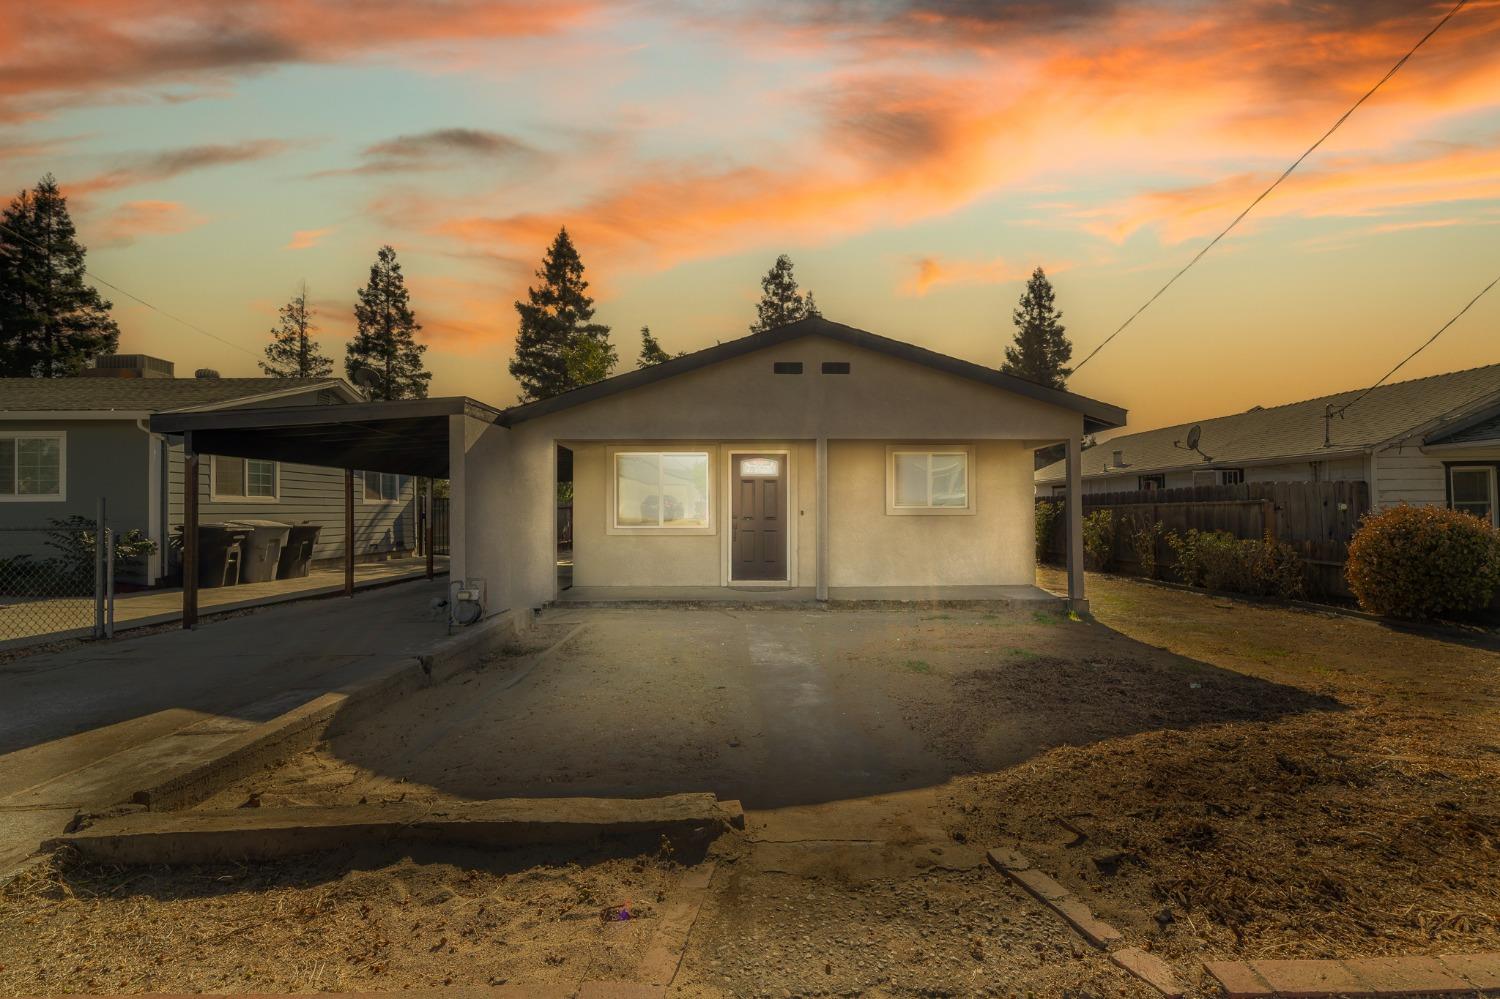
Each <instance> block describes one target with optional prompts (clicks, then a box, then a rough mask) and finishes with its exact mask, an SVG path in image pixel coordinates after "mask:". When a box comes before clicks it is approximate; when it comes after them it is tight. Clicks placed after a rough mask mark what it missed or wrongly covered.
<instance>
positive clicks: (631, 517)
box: [615, 451, 712, 528]
mask: <svg viewBox="0 0 1500 999" xmlns="http://www.w3.org/2000/svg"><path fill="white" fill-rule="evenodd" d="M710 526H712V525H711V522H710V520H709V509H708V454H707V452H704V451H618V452H616V453H615V527H623V528H633V527H661V528H706V527H710Z"/></svg>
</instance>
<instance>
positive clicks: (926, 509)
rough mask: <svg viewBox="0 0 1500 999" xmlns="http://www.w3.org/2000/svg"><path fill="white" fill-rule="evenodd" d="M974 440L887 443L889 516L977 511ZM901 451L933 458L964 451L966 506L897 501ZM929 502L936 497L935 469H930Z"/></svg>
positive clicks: (886, 462)
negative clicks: (898, 465)
mask: <svg viewBox="0 0 1500 999" xmlns="http://www.w3.org/2000/svg"><path fill="white" fill-rule="evenodd" d="M974 452H975V448H974V445H973V444H934V443H928V442H925V441H923V442H919V443H915V444H887V445H886V448H885V512H886V516H889V517H955V516H956V517H971V516H973V515H974V514H975V513H976V512H977V509H978V508H977V503H976V500H975V493H976V489H975V481H974V471H975V468H976V467H977V465H978V462H977V461H976V460H975V453H974ZM901 454H925V455H927V456H928V458H929V460H930V459H931V456H932V455H936V454H962V455H963V456H964V505H963V506H898V505H897V504H896V456H897V455H901ZM927 476H928V481H927V492H928V502H929V503H930V502H931V501H932V469H931V466H930V465H929V467H928V470H927Z"/></svg>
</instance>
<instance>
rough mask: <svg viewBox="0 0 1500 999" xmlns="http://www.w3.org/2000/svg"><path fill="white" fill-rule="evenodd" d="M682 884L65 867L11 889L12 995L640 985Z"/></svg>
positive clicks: (471, 866)
mask: <svg viewBox="0 0 1500 999" xmlns="http://www.w3.org/2000/svg"><path fill="white" fill-rule="evenodd" d="M680 875H681V868H680V867H679V865H678V864H677V863H675V862H673V861H672V860H670V859H667V858H664V857H662V856H660V855H657V854H655V853H651V852H647V853H643V854H640V855H635V856H630V855H622V854H618V853H575V854H567V853H562V852H559V851H546V850H528V851H512V852H506V853H492V852H480V851H464V850H452V849H450V850H445V851H443V852H441V853H422V852H418V853H415V854H412V855H411V856H402V855H399V854H371V855H366V856H354V857H346V856H335V855H320V856H315V857H310V858H307V859H304V860H299V861H295V862H284V863H277V864H259V865H254V866H249V867H247V866H239V865H223V866H203V867H181V868H118V867H100V866H70V865H67V864H66V863H60V864H55V865H51V866H47V867H43V868H40V869H37V870H34V871H32V872H30V873H29V874H27V875H26V876H25V877H23V878H22V879H21V880H18V881H16V882H13V883H11V884H10V885H7V886H6V888H5V889H4V891H3V892H0V939H3V940H5V941H6V947H5V953H4V955H3V958H0V961H3V966H0V994H5V995H62V994H68V993H88V992H93V993H133V992H175V993H185V992H198V991H207V992H228V993H233V992H241V993H244V992H289V993H307V992H317V991H325V990H328V991H341V992H372V991H387V990H393V989H402V988H413V987H436V986H444V985H474V986H483V985H497V984H501V983H504V982H507V981H509V982H517V983H535V984H543V983H551V982H578V981H580V980H582V979H585V978H601V979H613V980H621V981H629V980H632V977H633V975H634V974H635V969H636V965H637V964H638V963H639V961H640V958H641V955H642V954H643V952H644V949H645V947H646V941H647V940H648V938H649V936H650V934H651V932H652V931H653V930H654V929H655V927H656V926H657V925H658V924H659V922H660V919H659V917H660V914H661V910H662V906H663V904H664V903H665V901H666V900H667V899H669V898H670V897H671V895H672V892H673V889H674V886H675V885H676V883H677V881H678V879H679V877H680ZM625 912H628V913H629V916H630V918H628V919H624V918H620V916H621V914H622V913H625Z"/></svg>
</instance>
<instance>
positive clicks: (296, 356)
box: [260, 283, 333, 378]
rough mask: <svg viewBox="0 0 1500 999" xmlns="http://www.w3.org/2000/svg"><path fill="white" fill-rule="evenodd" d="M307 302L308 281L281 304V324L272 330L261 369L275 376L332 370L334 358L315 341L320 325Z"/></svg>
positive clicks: (318, 374) (319, 374) (314, 374)
mask: <svg viewBox="0 0 1500 999" xmlns="http://www.w3.org/2000/svg"><path fill="white" fill-rule="evenodd" d="M312 317H313V310H312V309H311V308H309V307H308V304H307V285H306V284H305V283H304V284H303V285H302V290H301V291H299V292H298V293H297V295H296V297H294V298H293V299H292V300H291V301H290V302H288V303H286V304H285V305H283V306H282V307H281V325H280V326H278V327H277V328H275V329H273V330H272V331H271V342H270V343H268V344H266V359H265V360H264V361H261V362H260V369H261V370H262V371H264V372H265V373H266V374H268V375H270V376H271V377H272V378H322V377H325V376H327V375H331V374H333V359H332V358H330V357H328V356H326V355H325V354H324V353H323V352H322V351H321V350H320V349H318V345H317V344H316V343H315V342H313V338H312V335H313V334H314V333H315V332H317V329H318V328H317V327H316V326H314V325H313V322H312Z"/></svg>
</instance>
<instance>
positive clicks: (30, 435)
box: [0, 430, 68, 503]
mask: <svg viewBox="0 0 1500 999" xmlns="http://www.w3.org/2000/svg"><path fill="white" fill-rule="evenodd" d="M38 438H40V439H44V440H55V441H57V492H55V493H22V492H15V493H0V503H64V502H67V499H68V432H67V431H66V430H6V431H4V432H0V439H5V440H12V441H20V440H36V439H38ZM16 459H17V460H16V465H15V467H14V468H12V469H11V475H12V482H11V484H12V486H14V487H15V488H16V489H17V490H19V489H20V487H21V483H20V477H21V468H20V454H19V453H18V454H17V455H16Z"/></svg>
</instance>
